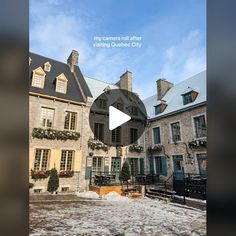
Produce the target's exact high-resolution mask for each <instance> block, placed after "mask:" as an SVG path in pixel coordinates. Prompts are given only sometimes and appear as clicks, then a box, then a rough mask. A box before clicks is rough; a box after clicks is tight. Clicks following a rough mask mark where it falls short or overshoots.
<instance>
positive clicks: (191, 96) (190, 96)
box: [182, 88, 198, 105]
mask: <svg viewBox="0 0 236 236" xmlns="http://www.w3.org/2000/svg"><path fill="white" fill-rule="evenodd" d="M197 95H198V92H196V91H194V90H193V89H191V88H188V91H186V92H185V93H183V94H182V96H183V103H184V105H186V104H189V103H191V102H194V101H195V99H196V98H197Z"/></svg>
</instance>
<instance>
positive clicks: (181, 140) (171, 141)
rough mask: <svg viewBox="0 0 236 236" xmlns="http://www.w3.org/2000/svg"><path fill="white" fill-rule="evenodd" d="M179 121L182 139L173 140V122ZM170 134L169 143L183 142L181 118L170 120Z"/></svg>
mask: <svg viewBox="0 0 236 236" xmlns="http://www.w3.org/2000/svg"><path fill="white" fill-rule="evenodd" d="M177 122H179V131H180V140H179V141H175V142H174V141H173V135H172V128H171V124H174V123H177ZM169 134H170V138H171V139H170V142H169V144H175V143H182V142H183V134H182V123H181V120H175V121H171V122H169Z"/></svg>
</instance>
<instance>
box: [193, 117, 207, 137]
mask: <svg viewBox="0 0 236 236" xmlns="http://www.w3.org/2000/svg"><path fill="white" fill-rule="evenodd" d="M193 119H194V127H195V134H196V138H204V137H206V135H207V128H206V121H205V116H204V115H201V116H197V117H194V118H193Z"/></svg>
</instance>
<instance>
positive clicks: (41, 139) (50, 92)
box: [29, 51, 92, 192]
mask: <svg viewBox="0 0 236 236" xmlns="http://www.w3.org/2000/svg"><path fill="white" fill-rule="evenodd" d="M78 60H79V54H78V52H76V51H72V52H71V54H70V56H69V58H68V60H67V63H62V62H58V61H55V60H53V59H50V58H46V57H43V56H40V55H37V54H34V53H30V55H29V88H30V89H29V111H30V112H29V116H30V117H29V121H30V124H29V141H30V142H29V146H30V147H29V148H30V150H29V154H30V155H29V171H30V182H31V183H33V184H34V186H33V188H32V190H31V191H33V192H44V191H47V182H48V170H50V169H52V168H54V167H55V168H56V169H57V171H58V172H59V176H60V181H59V182H60V186H59V191H78V190H80V189H81V188H82V189H83V188H84V186H85V183H84V175H85V167H84V166H83V165H84V163H83V157H84V156H85V155H87V152H86V140H84V138H83V137H84V133H85V132H86V130H88V129H89V127H88V126H86V125H87V123H84V120H85V119H87V116H88V113H89V108H90V105H91V100H92V95H91V92H90V90H89V88H88V86H87V84H86V82H85V80H84V77H83V75H82V73H81V71H80V68H79V66H78Z"/></svg>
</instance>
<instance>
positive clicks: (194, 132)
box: [192, 112, 207, 140]
mask: <svg viewBox="0 0 236 236" xmlns="http://www.w3.org/2000/svg"><path fill="white" fill-rule="evenodd" d="M199 116H204V118H205V123H206V127H207V119H206V112H203V113H199V114H197V115H194V116H192V129H193V139H194V140H201V139H205V138H206V137H207V136H206V137H201V138H197V133H196V129H195V124H194V118H196V117H199Z"/></svg>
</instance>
